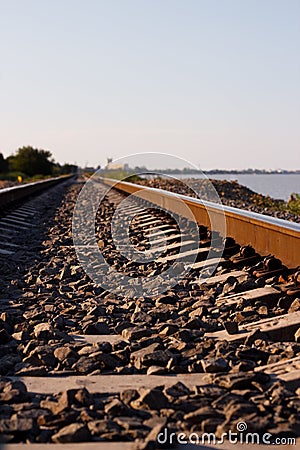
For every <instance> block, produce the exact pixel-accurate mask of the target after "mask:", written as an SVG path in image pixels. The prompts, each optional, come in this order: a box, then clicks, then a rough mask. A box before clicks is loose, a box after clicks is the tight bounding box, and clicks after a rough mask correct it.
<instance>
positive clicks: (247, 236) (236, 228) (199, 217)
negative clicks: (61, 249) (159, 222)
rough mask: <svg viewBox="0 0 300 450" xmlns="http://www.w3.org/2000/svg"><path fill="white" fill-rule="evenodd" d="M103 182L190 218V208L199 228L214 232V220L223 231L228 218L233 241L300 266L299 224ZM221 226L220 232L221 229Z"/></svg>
mask: <svg viewBox="0 0 300 450" xmlns="http://www.w3.org/2000/svg"><path fill="white" fill-rule="evenodd" d="M99 181H101V182H102V183H104V184H106V185H108V186H111V187H114V188H115V189H117V190H118V191H120V192H122V193H126V194H129V195H137V193H138V192H139V191H140V192H142V193H143V194H142V195H143V198H144V199H146V200H147V201H149V202H151V203H153V204H155V205H158V206H161V207H162V208H164V209H167V210H170V211H173V212H175V213H177V214H179V215H183V216H186V208H184V207H183V203H184V204H185V205H187V206H188V207H189V209H190V211H191V212H192V213H193V215H194V217H195V219H196V221H197V223H198V224H199V225H204V226H206V227H208V228H209V229H211V218H212V217H213V218H214V220H213V222H214V230H215V231H221V229H222V223H223V222H224V221H223V217H224V216H225V219H226V236H228V237H232V238H233V239H235V241H236V242H238V243H239V244H240V245H251V246H252V247H253V248H255V250H256V251H257V252H258V253H260V254H262V255H270V254H271V255H274V256H276V257H277V258H279V259H280V260H281V261H282V263H283V264H285V265H286V266H287V267H290V268H296V267H298V266H299V265H300V225H299V224H297V223H294V222H289V221H287V220H282V219H277V218H274V217H270V216H265V215H263V214H258V213H254V212H251V211H246V210H242V209H239V208H233V207H230V206H225V205H221V204H217V203H212V202H208V201H204V200H200V199H197V198H192V197H188V196H186V195H182V194H176V193H174V192H169V191H165V190H163V189H157V188H150V187H147V186H142V185H138V184H134V183H129V182H125V181H118V180H113V179H111V178H99ZM216 224H217V229H216ZM218 224H219V228H220V229H218Z"/></svg>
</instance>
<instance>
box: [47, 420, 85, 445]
mask: <svg viewBox="0 0 300 450" xmlns="http://www.w3.org/2000/svg"><path fill="white" fill-rule="evenodd" d="M90 440H91V433H90V431H89V429H88V427H87V426H86V425H83V424H81V423H72V424H71V425H67V426H66V427H64V428H62V429H61V430H59V431H58V433H56V434H54V435H53V436H52V441H53V442H56V443H59V442H62V443H66V442H85V441H90Z"/></svg>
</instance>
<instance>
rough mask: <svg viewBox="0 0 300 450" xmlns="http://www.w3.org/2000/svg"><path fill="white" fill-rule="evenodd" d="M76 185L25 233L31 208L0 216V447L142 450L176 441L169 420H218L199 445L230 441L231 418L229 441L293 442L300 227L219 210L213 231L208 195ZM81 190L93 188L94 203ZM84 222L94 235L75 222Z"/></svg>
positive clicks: (195, 427) (179, 427) (196, 428)
mask: <svg viewBox="0 0 300 450" xmlns="http://www.w3.org/2000/svg"><path fill="white" fill-rule="evenodd" d="M99 181H101V180H99ZM102 181H103V180H102ZM82 185H83V183H74V184H73V185H72V186H71V187H70V188H69V189H68V191H67V193H66V195H65V197H64V198H63V200H62V201H61V203H60V206H59V207H58V209H57V210H56V212H55V214H54V212H53V211H52V213H51V214H54V218H53V217H52V218H51V214H50V213H49V214H48V219H47V220H46V221H45V218H44V215H43V214H41V215H40V217H39V220H40V221H41V220H44V222H45V224H44V225H43V226H42V227H39V226H37V225H39V223H37V222H35V225H36V226H37V228H38V230H36V232H35V235H34V239H33V240H34V242H29V245H28V236H29V234H30V232H31V231H32V230H31V229H30V230H29V234H28V230H27V231H26V227H27V225H28V224H26V222H28V223H31V224H32V219H33V215H34V213H35V212H36V209H35V207H33V206H32V205H31V206H30V205H28V204H27V206H19V208H18V209H17V210H15V211H11V212H10V213H9V214H10V215H8V216H6V217H4V218H3V217H2V218H1V220H0V227H1V221H2V228H3V227H4V228H5V230H4V232H5V233H7V234H6V235H5V236H8V244H11V246H10V247H9V245H8V246H6V247H5V246H2V244H1V243H0V264H1V263H2V266H3V267H4V269H5V270H4V276H3V278H2V294H1V298H0V307H1V322H0V327H1V328H0V329H1V331H0V335H1V341H2V345H1V347H0V352H1V353H0V371H1V375H2V377H4V378H2V380H1V393H0V404H1V405H2V407H3V411H1V412H0V433H2V435H3V440H5V441H6V442H7V444H6V448H8V449H9V450H17V449H20V448H31V447H32V448H36V449H44V447H45V448H46V449H47V448H55V449H56V448H57V449H59V448H60V446H62V448H64V449H67V448H72V449H73V448H75V449H76V448H78V449H81V448H83V446H84V448H90V449H94V448H97V449H100V450H101V449H102V448H103V449H104V448H105V449H106V448H108V449H112V450H113V449H119V448H122V449H123V448H132V447H133V446H136V447H138V448H140V449H143V448H144V449H147V448H155V445H156V444H157V435H158V434H159V433H162V434H161V435H160V436H161V439H168V442H169V440H171V441H172V440H173V443H176V438H175V433H180V432H181V433H185V434H186V436H188V435H189V433H191V432H192V433H194V437H193V439H194V442H195V436H196V435H198V436H199V439H200V442H201V436H202V435H203V433H214V436H215V437H214V438H213V437H212V436H211V437H210V439H212V441H211V442H207V441H206V442H204V443H205V444H206V447H205V448H224V449H225V448H226V449H230V448H237V446H236V445H234V444H230V443H228V442H227V443H224V444H222V445H221V444H220V443H219V444H218V443H214V442H213V439H215V440H216V441H218V439H220V438H221V436H222V434H223V433H228V432H229V431H231V432H232V433H236V432H237V431H239V439H240V444H241V445H240V446H239V447H238V448H242V442H243V441H242V438H243V436H245V435H246V431H247V433H256V434H257V435H259V437H260V439H262V436H265V439H267V440H268V439H269V440H270V439H271V440H272V441H274V442H275V439H279V440H280V439H283V440H281V443H282V444H283V445H284V446H285V448H286V444H291V443H293V442H294V441H292V440H294V439H296V438H297V437H298V436H299V430H300V417H299V404H300V395H299V394H300V390H299V388H300V356H299V348H300V346H299V344H298V342H299V341H300V335H299V329H300V300H299V294H300V292H299V291H300V288H299V272H298V270H297V265H298V261H299V260H298V259H297V257H298V254H299V229H298V228H297V226H296V225H295V226H294V225H288V224H285V223H283V222H282V221H276V220H272V223H271V222H270V219H264V218H262V217H258V216H255V217H254V216H253V215H252V217H251V220H250V217H249V216H248V217H247V214H245V213H240V212H239V211H234V210H233V209H228V210H227V211H226V213H225V219H226V222H227V231H228V233H229V234H227V235H226V238H224V237H222V236H221V229H220V230H216V231H214V232H210V231H209V230H208V229H207V228H206V226H207V225H209V224H208V221H207V213H206V211H207V208H211V209H213V208H216V207H214V205H206V206H207V208H206V209H205V208H203V205H200V204H199V203H197V201H196V200H194V199H190V198H185V197H182V198H180V197H178V196H175V195H172V194H171V193H167V192H162V191H159V190H153V189H149V190H148V189H145V188H144V187H143V195H142V197H143V198H141V196H139V195H138V192H137V190H138V189H139V188H140V187H137V186H135V185H133V184H129V183H118V184H117V185H116V186H114V189H109V190H107V186H110V187H111V186H112V185H113V182H112V181H109V180H106V181H105V184H104V183H103V182H96V183H91V191H89V192H88V195H84V191H81V194H79V193H80V189H81V188H82ZM55 189H56V188H55ZM62 190H63V187H60V193H59V195H58V196H57V193H55V192H54V191H52V190H49V191H47V193H46V194H47V202H50V203H53V204H55V202H56V203H58V200H59V199H60V198H61V192H62ZM91 192H92V193H93V196H92V197H94V198H97V199H99V198H101V197H102V201H101V205H100V207H99V208H96V209H95V208H94V209H93V207H94V205H93V202H91V200H92V197H91ZM128 194H130V195H131V196H130V197H128ZM132 194H135V196H132ZM43 195H45V194H43ZM52 195H53V196H54V198H55V200H53V201H52V198H51V196H52ZM78 199H80V206H78ZM34 201H35V202H40V204H41V203H42V204H45V198H44V199H40V200H39V198H36V199H35V200H34ZM184 205H187V206H188V208H189V209H190V210H192V212H193V213H194V215H195V217H196V222H198V224H197V227H195V222H194V223H193V222H192V221H191V217H190V215H189V213H188V212H187V210H186V209H185V206H184ZM157 206H159V208H157ZM74 207H75V212H76V208H77V221H76V215H75V220H74V217H73V224H72V214H73V211H74ZM86 208H88V210H90V209H91V208H92V210H93V214H94V216H95V217H94V216H93V215H92V216H91V217H89V215H88V214H87V209H86ZM44 212H45V211H44ZM216 214H219V212H218V213H216ZM18 217H20V218H21V221H22V222H21V223H20V222H18V223H17V224H18V225H19V228H18V227H15V229H13V226H14V224H15V223H16V222H15V221H17V218H18ZM131 219H133V220H131ZM93 220H94V221H93ZM241 222H242V224H243V226H244V228H243V230H244V231H243V232H242V231H241ZM111 224H113V232H112V228H111ZM237 224H238V225H237ZM72 225H73V233H72ZM127 225H128V226H127ZM23 228H25V230H24V229H23ZM94 229H95V230H96V237H95V238H93V237H92V236H90V234H89V233H86V231H91V230H94ZM253 229H254V230H255V233H254V231H253ZM128 230H129V231H128ZM251 230H252V231H251ZM114 231H115V232H114ZM74 233H75V242H76V248H74V246H73V238H74ZM261 233H265V236H268V239H266V238H264V239H265V240H266V241H267V242H265V241H264V239H263V238H261V237H258V236H257V235H258V234H261ZM253 236H255V247H254V248H253V247H251V246H249V244H251V243H252V242H253ZM278 236H280V238H281V239H282V242H284V246H285V248H284V251H283V250H282V249H281V246H280V245H278ZM126 242H127V244H126V245H125V243H126ZM128 242H130V243H131V244H132V245H131V246H128ZM195 242H196V243H197V245H196V246H195ZM26 244H27V245H26ZM241 244H242V245H241ZM14 245H18V246H19V247H18V251H15V247H14ZM286 247H288V251H287V249H286ZM1 249H2V250H6V251H5V252H4V253H1ZM272 250H273V251H272ZM99 251H100V252H101V254H103V255H104V258H103V260H99ZM269 253H273V254H274V255H275V256H276V257H274V256H270V255H269ZM279 257H280V259H281V260H279ZM97 258H98V259H97ZM143 258H144V259H143ZM78 259H79V261H80V263H79V261H78ZM10 261H12V264H10ZM82 266H83V267H84V268H85V271H84V270H83V268H82ZM107 266H109V267H110V269H107ZM212 268H213V270H214V272H213V273H212V274H211V271H212ZM168 271H169V272H168ZM165 272H167V273H168V276H167V277H165V278H163V277H162V276H161V274H162V273H165ZM200 275H201V279H200V280H199V276H200ZM128 279H130V283H128ZM114 280H117V282H114ZM144 280H146V282H145V283H144ZM174 280H175V281H174ZM148 281H149V283H148ZM151 283H152V284H151ZM110 286H111V287H112V288H113V289H109V287H110ZM143 293H145V294H144V295H143ZM150 294H152V295H150ZM241 423H242V424H243V426H244V427H245V426H246V427H248V429H247V430H245V429H244V434H243V432H242V431H243V430H242V428H241V429H237V424H241ZM245 424H246V425H245ZM239 426H240V425H239ZM166 430H168V431H166ZM170 433H174V434H173V435H172V436H173V437H172V436H171V434H170ZM266 433H269V435H268V436H266ZM249 436H250V435H249ZM255 436H256V435H255ZM182 439H183V438H182V436H181V440H182ZM249 439H250V437H249ZM251 439H252V438H251ZM253 439H254V442H256V441H255V439H257V437H254V438H253ZM284 439H285V440H284ZM288 439H289V441H288ZM80 442H84V444H80ZM191 442H192V441H191ZM250 442H251V441H250ZM295 442H296V441H295ZM47 443H52V444H51V445H52V446H51V447H49V444H47ZM68 443H69V444H68ZM260 443H263V444H264V443H265V444H266V443H267V442H264V441H260ZM277 443H279V441H277ZM69 445H70V447H69ZM169 447H170V446H169ZM280 447H281V446H280V445H279V446H278V448H280ZM182 448H189V446H187V445H185V444H183V445H182ZM246 448H254V447H253V446H251V445H247V446H246ZM259 448H263V447H262V446H259Z"/></svg>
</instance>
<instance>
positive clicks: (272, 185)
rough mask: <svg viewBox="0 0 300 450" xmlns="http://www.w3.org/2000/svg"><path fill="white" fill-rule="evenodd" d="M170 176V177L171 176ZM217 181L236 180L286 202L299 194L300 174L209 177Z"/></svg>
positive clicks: (191, 176) (253, 189)
mask: <svg viewBox="0 0 300 450" xmlns="http://www.w3.org/2000/svg"><path fill="white" fill-rule="evenodd" d="M171 176H172V175H171ZM174 178H178V179H182V178H202V176H201V175H197V174H184V175H183V174H176V175H174ZM209 178H214V179H217V180H237V181H238V183H240V184H242V185H244V186H247V187H248V188H250V189H251V190H252V191H254V192H258V193H259V194H263V195H269V196H270V197H272V198H276V199H282V200H288V199H289V198H290V195H291V194H292V193H294V192H296V193H297V194H300V174H269V175H266V174H257V175H254V174H240V175H236V174H218V175H209Z"/></svg>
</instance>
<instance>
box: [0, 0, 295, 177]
mask: <svg viewBox="0 0 300 450" xmlns="http://www.w3.org/2000/svg"><path fill="white" fill-rule="evenodd" d="M0 58H1V59H0V61H1V66H0V151H2V152H3V153H4V154H5V155H8V154H9V153H11V152H12V151H15V150H16V149H17V148H18V147H20V146H22V145H27V144H30V145H33V146H36V147H38V148H46V149H49V150H51V151H52V153H53V156H54V158H55V159H56V160H58V161H60V162H64V161H68V162H74V161H76V162H77V163H79V164H82V165H84V164H85V163H88V164H90V165H97V164H101V163H102V162H103V161H105V158H106V157H107V156H112V157H114V158H118V157H121V156H124V155H126V154H132V153H143V152H153V151H154V152H164V153H170V154H174V155H176V156H181V157H183V158H186V159H187V160H188V161H190V162H191V163H194V164H196V165H197V166H200V167H201V168H202V169H208V168H215V167H218V168H247V167H259V168H269V167H272V168H290V169H293V168H299V167H300V160H299V142H300V127H299V119H300V1H299V0H286V1H283V0H280V1H278V0H205V1H204V0H187V1H184V0H181V1H178V0H159V1H158V0H147V1H145V0H139V1H137V0H105V1H104V0H98V1H96V0H87V1H83V0H81V1H78V0H60V1H58V0H52V1H51V2H49V1H48V0H39V1H37V0H36V1H32V0H26V1H22V0H18V1H16V0H5V1H4V0H0ZM142 160H143V162H145V160H144V159H143V158H142ZM137 162H138V159H137ZM157 163H158V164H157V166H159V158H158V159H157Z"/></svg>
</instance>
